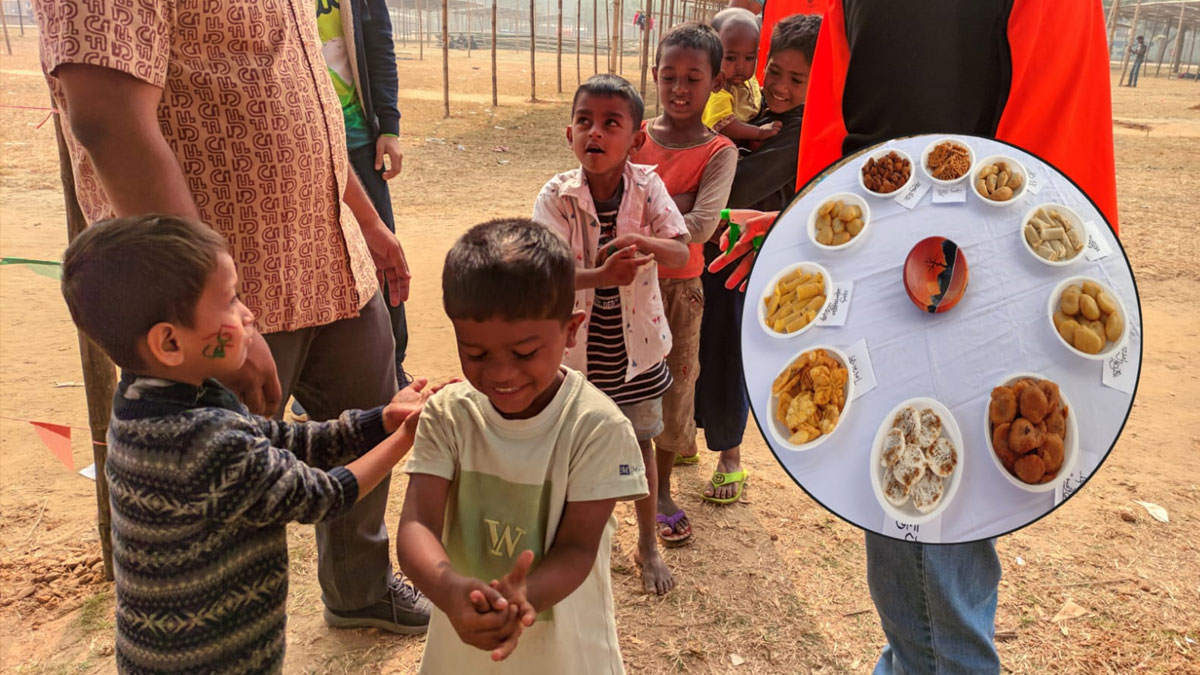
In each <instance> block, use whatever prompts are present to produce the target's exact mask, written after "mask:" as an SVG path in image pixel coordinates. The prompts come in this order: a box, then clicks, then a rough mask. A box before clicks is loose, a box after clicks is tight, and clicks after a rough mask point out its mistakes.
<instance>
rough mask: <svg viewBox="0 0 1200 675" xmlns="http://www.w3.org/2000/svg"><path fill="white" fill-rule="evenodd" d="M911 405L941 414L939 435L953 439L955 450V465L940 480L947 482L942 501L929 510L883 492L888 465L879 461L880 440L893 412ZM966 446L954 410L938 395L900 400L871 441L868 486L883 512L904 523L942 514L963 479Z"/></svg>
mask: <svg viewBox="0 0 1200 675" xmlns="http://www.w3.org/2000/svg"><path fill="white" fill-rule="evenodd" d="M910 405H911V406H912V407H914V408H916V409H917V411H918V412H920V411H921V410H924V409H925V408H930V409H932V410H933V411H934V412H935V413H937V414H938V417H941V418H942V435H943V436H946V437H947V438H949V439H950V442H952V443H954V448H955V449H956V450H957V451H958V466H956V467H954V473H952V474H950V476H949V477H948V478H943V479H942V480H943V481H945V482H946V485H945V488H944V492H942V501H940V502H938V505H937V506H936V507H934V509H933V510H932V511H930V512H929V513H921V512H920V511H918V510H917V507H915V506H913V503H912V500H911V499H910V500H909V501H908V502H907V503H906V504H904V506H901V507H895V506H892V503H891V502H889V501H888V500H887V499H886V498H884V496H883V475H884V474H885V473H886V472H887V469H886V468H885V467H883V466H881V465H880V463H879V459H880V457H881V456H882V455H883V441H884V438H885V437H886V436H887V432H888V430H889V429H891V428H892V421H893V420H895V419H896V414H897V413H899V412H900V410H902V409H903V408H904V407H905V406H910ZM966 456H967V453H966V449H965V448H964V447H963V439H962V431H961V430H960V429H959V428H958V420H957V419H955V417H954V413H951V412H950V409H949V408H947V407H946V406H945V405H943V404H942V402H941V401H938V400H937V399H932V398H928V397H925V396H921V397H918V398H910V399H908V400H907V401H904V402H903V403H900V404H899V405H897V406H896V407H895V408H892V411H891V412H889V413H888V414H887V415H886V416H885V417H884V418H883V422H881V423H880V425H879V430H878V431H876V432H875V441H874V442H873V443H872V444H871V466H870V470H871V489H872V490H873V491H874V492H875V500H876V501H878V502H879V506H880V507H881V508H883V512H884V513H886V514H887V515H888V517H889V518H895V519H896V520H899V521H900V522H903V523H908V524H911V525H920V524H922V523H927V522H929V521H931V520H933V519H934V518H937V517H938V516H939V515H941V514H942V511H945V510H946V507H947V506H949V505H950V502H951V501H952V500H953V499H954V495H955V494H957V493H958V486H959V484H960V483H962V476H963V464H964V463H965V461H966Z"/></svg>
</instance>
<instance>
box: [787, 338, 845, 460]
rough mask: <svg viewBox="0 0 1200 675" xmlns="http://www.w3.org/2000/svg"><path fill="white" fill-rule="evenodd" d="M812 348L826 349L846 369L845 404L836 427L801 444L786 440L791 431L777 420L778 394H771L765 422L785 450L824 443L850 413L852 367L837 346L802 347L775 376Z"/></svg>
mask: <svg viewBox="0 0 1200 675" xmlns="http://www.w3.org/2000/svg"><path fill="white" fill-rule="evenodd" d="M814 349H824V350H825V351H826V353H828V354H829V355H830V356H832V357H833V358H834V360H836V361H838V362H840V363H841V364H842V367H843V368H845V369H846V371H847V377H846V387H845V390H844V391H845V392H846V405H845V406H844V407H843V408H842V414H841V415H839V416H838V424H837V426H836V427H834V429H833V431H832V432H831V433H828V434H821V435H820V436H818V437H817V438H816V439H814V440H811V441H809V442H807V443H804V444H802V445H797V444H795V443H792V442H791V441H789V440H788V437H789V436H791V435H792V434H791V431H790V430H789V429H788V428H787V427H785V426H784V425H783V423H782V422H780V421H779V418H778V417H777V416H776V415H775V409H776V408H778V407H779V396H777V395H775V394H771V401H770V403H771V409H770V410H769V411H767V412H768V414H769V415H770V420H769V424H767V428H768V429H769V430H770V432H771V437H772V438H774V439H775V442H776V443H778V444H779V447H781V448H783V449H785V450H791V451H792V452H806V451H808V450H812V449H813V448H815V447H817V446H819V445H821V444H822V443H824V442H825V441H827V440H829V439H830V437H832V436H833V435H834V434H836V433H837V432H838V430H840V429H841V428H842V426H843V425H844V424H846V417H847V415H849V414H850V404H851V403H853V402H854V369H853V368H851V367H850V361H849V359H848V358H847V357H846V354H845V353H844V352H843V351H842V350H840V349H838V348H837V347H833V346H831V345H814V346H812V347H808V348H806V349H804V350H803V351H801V352H799V353H797V354H796V355H795V356H793V357H792V358H790V359H788V362H787V363H786V364H784V366H783V368H780V369H779V372H778V373H776V374H775V377H779V375H780V374H782V373H783V371H784V370H786V369H787V368H788V366H790V365H792V363H793V362H794V361H795V360H796V359H798V358H800V356H802V355H803V354H807V353H808V352H811V351H812V350H814ZM772 381H774V379H773V378H772Z"/></svg>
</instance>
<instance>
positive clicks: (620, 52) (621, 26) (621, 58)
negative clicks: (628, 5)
mask: <svg viewBox="0 0 1200 675" xmlns="http://www.w3.org/2000/svg"><path fill="white" fill-rule="evenodd" d="M616 6H617V74H618V75H624V74H625V0H617V2H616Z"/></svg>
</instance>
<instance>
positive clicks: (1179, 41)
mask: <svg viewBox="0 0 1200 675" xmlns="http://www.w3.org/2000/svg"><path fill="white" fill-rule="evenodd" d="M1183 10H1184V7H1183V5H1180V6H1179V25H1178V26H1177V27H1176V28H1175V53H1174V54H1171V67H1170V69H1169V70H1168V71H1167V72H1168V73H1178V72H1179V60H1180V59H1181V58H1183V31H1184V27H1183Z"/></svg>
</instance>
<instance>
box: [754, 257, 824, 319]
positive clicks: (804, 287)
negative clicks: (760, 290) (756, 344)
mask: <svg viewBox="0 0 1200 675" xmlns="http://www.w3.org/2000/svg"><path fill="white" fill-rule="evenodd" d="M832 296H833V280H832V279H830V278H829V270H826V269H825V268H824V267H822V266H820V265H818V264H816V263H810V262H800V263H795V264H793V265H789V266H788V267H785V268H783V269H782V270H780V272H779V274H776V275H775V278H773V279H771V282H770V283H769V284H767V288H766V291H765V295H763V297H762V298H761V299H760V300H759V304H758V324H759V325H760V326H762V329H763V330H764V331H766V333H767V335H770V336H771V337H775V338H794V337H796V336H798V335H802V334H804V332H805V331H807V330H808V329H809V328H812V327H813V325H815V324H814V323H813V322H814V321H815V320H816V318H817V317H818V316H820V315H821V312H822V311H823V310H824V309H825V305H826V304H828V303H829V299H830V298H831V297H832Z"/></svg>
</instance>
